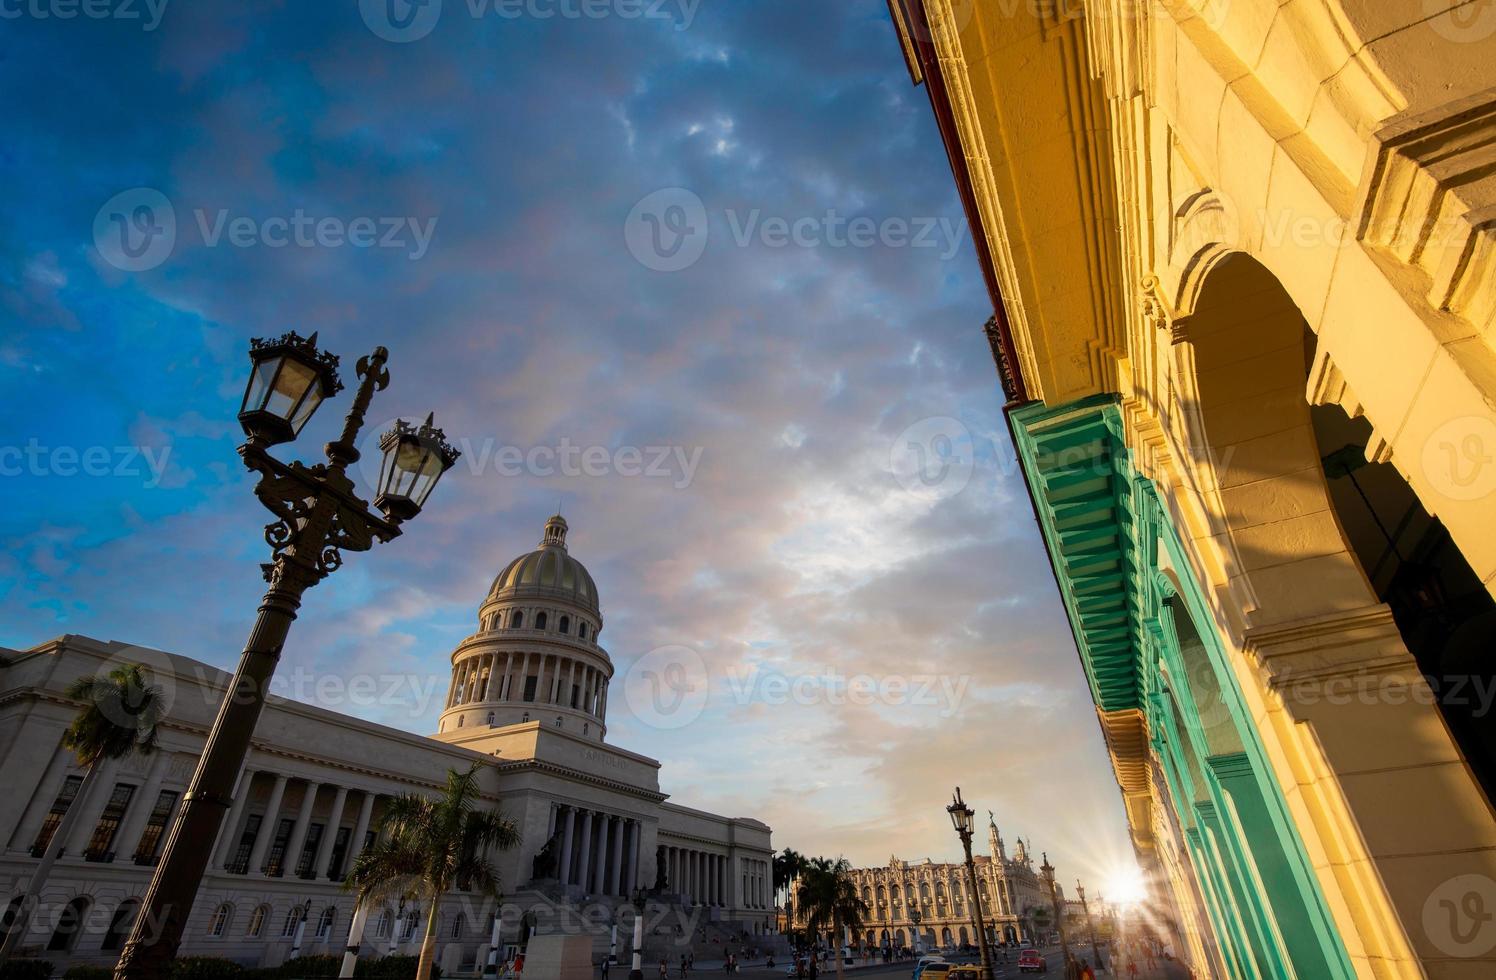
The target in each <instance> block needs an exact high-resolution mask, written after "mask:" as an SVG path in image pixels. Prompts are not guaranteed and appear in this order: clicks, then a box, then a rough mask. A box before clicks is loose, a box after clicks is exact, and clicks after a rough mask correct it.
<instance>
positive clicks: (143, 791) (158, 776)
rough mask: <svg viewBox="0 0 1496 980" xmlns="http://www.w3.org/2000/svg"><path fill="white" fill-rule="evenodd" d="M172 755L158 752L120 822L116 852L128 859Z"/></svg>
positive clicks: (116, 837)
mask: <svg viewBox="0 0 1496 980" xmlns="http://www.w3.org/2000/svg"><path fill="white" fill-rule="evenodd" d="M171 756H172V753H170V752H164V751H163V752H157V753H156V758H155V759H154V760H153V761H152V762H151V768H150V770H149V771H148V772H147V773H146V777H145V783H144V784H143V785H142V786H141V787H140V788H139V789H137V790H136V791H135V797H134V799H132V800H131V801H130V810H129V812H128V813H126V814H125V819H124V820H123V821H122V822H121V823H120V825H119V832H118V833H116V834H115V835H114V849H115V852H116V853H118V854H119V855H120V856H121V857H123V858H124V859H125V860H127V861H128V860H130V859H132V858H133V857H134V856H135V847H136V845H137V844H139V843H140V832H141V831H142V830H143V829H144V828H145V821H146V818H147V817H149V816H150V815H151V811H152V810H153V809H155V807H156V797H157V796H158V795H159V794H160V793H161V780H162V779H164V778H165V777H166V764H167V763H168V762H170V761H171ZM241 778H242V776H241ZM238 806H239V800H238V798H237V797H235V799H234V807H235V808H236V809H237V808H238ZM214 865H215V863H214V862H212V861H209V867H213V866H214Z"/></svg>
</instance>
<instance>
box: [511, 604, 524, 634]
mask: <svg viewBox="0 0 1496 980" xmlns="http://www.w3.org/2000/svg"><path fill="white" fill-rule="evenodd" d="M524 625H525V614H524V613H522V612H520V611H519V610H518V609H516V610H515V611H514V615H512V616H510V617H509V628H510V629H514V630H517V629H519V628H520V627H521V626H524Z"/></svg>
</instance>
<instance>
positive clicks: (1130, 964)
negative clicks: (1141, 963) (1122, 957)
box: [1127, 960, 1138, 977]
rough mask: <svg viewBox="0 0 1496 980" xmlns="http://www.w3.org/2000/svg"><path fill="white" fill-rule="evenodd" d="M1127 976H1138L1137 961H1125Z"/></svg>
mask: <svg viewBox="0 0 1496 980" xmlns="http://www.w3.org/2000/svg"><path fill="white" fill-rule="evenodd" d="M1127 975H1128V976H1130V977H1135V976H1137V975H1138V961H1137V960H1128V961H1127Z"/></svg>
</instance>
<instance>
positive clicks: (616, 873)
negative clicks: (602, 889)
mask: <svg viewBox="0 0 1496 980" xmlns="http://www.w3.org/2000/svg"><path fill="white" fill-rule="evenodd" d="M612 826H613V842H612V843H611V844H610V845H608V894H609V895H622V894H624V891H623V818H622V817H614V818H613V820H612Z"/></svg>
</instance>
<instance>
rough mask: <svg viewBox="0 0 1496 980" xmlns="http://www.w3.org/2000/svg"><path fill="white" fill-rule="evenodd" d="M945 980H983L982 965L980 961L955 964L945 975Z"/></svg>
mask: <svg viewBox="0 0 1496 980" xmlns="http://www.w3.org/2000/svg"><path fill="white" fill-rule="evenodd" d="M945 980H982V966H981V964H979V963H962V964H961V965H959V966H953V967H951V969H950V972H949V973H947V974H946V975H945Z"/></svg>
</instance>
